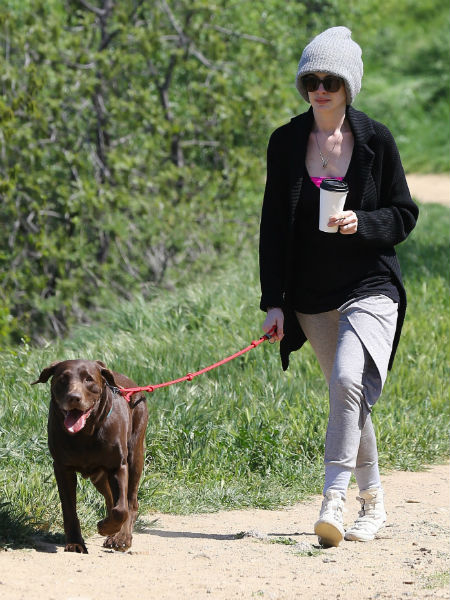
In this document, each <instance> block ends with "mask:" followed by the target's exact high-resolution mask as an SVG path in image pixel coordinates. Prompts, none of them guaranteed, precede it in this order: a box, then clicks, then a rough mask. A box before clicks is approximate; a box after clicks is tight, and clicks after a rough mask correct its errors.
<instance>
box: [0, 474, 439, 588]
mask: <svg viewBox="0 0 450 600" xmlns="http://www.w3.org/2000/svg"><path fill="white" fill-rule="evenodd" d="M382 480H383V485H384V488H385V492H386V507H387V512H388V521H387V527H386V528H385V529H384V530H382V531H380V534H379V536H378V537H377V539H376V540H374V541H373V542H371V543H367V544H362V543H355V542H343V543H342V544H341V545H340V546H339V548H333V549H328V550H321V549H319V547H318V546H317V545H316V538H315V536H314V535H313V529H312V527H313V523H314V521H315V519H316V518H317V514H318V511H319V507H320V503H321V498H320V496H316V497H314V498H312V499H311V500H310V501H308V502H305V503H301V504H297V505H295V506H293V507H291V508H288V509H284V510H277V511H265V510H248V511H229V512H220V513H213V514H202V515H192V516H174V515H165V514H154V515H150V516H149V517H147V521H148V524H149V526H148V528H147V529H145V530H144V531H142V532H141V533H138V534H135V536H134V543H133V548H132V551H131V552H129V553H126V554H118V553H113V552H111V551H107V550H104V549H103V548H102V541H103V538H101V537H100V536H95V537H93V538H92V539H90V540H88V543H87V546H88V549H89V554H88V555H77V554H69V553H64V552H63V548H62V547H55V546H54V545H46V546H42V548H40V549H39V550H14V551H10V552H4V553H2V554H0V597H2V598H5V599H7V600H19V599H24V600H25V599H26V600H35V599H36V600H37V599H39V600H41V599H45V600H111V599H114V600H131V599H133V600H134V599H138V600H153V599H155V600H156V599H157V600H182V599H185V598H187V599H191V598H192V599H195V600H197V599H202V598H205V599H206V598H213V599H214V600H232V599H233V598H245V599H252V598H266V599H271V600H291V599H300V598H301V599H302V600H312V599H314V600H317V599H318V600H321V599H324V598H332V599H341V600H347V599H352V598H357V599H358V600H365V599H369V598H371V599H384V598H390V599H404V598H413V599H414V600H415V599H421V598H450V594H449V592H448V572H449V566H450V552H449V543H448V542H449V517H450V508H449V487H448V481H449V467H448V465H444V466H442V465H440V466H434V467H432V468H430V469H429V470H427V471H426V472H421V473H407V472H395V473H391V474H389V475H386V476H384V477H383V478H382ZM355 496H356V490H355V489H351V490H350V492H349V497H348V501H347V512H346V522H347V523H350V522H352V520H353V519H354V518H355V517H356V514H357V509H358V506H359V505H358V504H357V502H356V500H355Z"/></svg>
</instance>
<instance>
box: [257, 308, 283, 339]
mask: <svg viewBox="0 0 450 600" xmlns="http://www.w3.org/2000/svg"><path fill="white" fill-rule="evenodd" d="M283 325H284V313H283V311H282V310H281V308H278V307H270V308H268V309H267V317H266V320H265V321H264V323H263V326H262V329H263V331H264V333H269V331H270V330H271V329H273V328H274V327H275V331H274V333H273V334H271V336H272V337H271V338H270V342H277V341H278V342H281V340H282V339H283V337H284V331H283Z"/></svg>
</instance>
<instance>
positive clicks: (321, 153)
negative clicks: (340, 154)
mask: <svg viewBox="0 0 450 600" xmlns="http://www.w3.org/2000/svg"><path fill="white" fill-rule="evenodd" d="M314 135H315V136H316V144H317V149H318V150H319V154H320V158H321V160H322V168H323V169H325V167H326V166H327V164H328V161H329V160H330V155H331V154H333V150H334V149H335V148H336V144H337V143H338V140H336V141H335V142H334V144H333V147H332V148H331V150H330V154H329V155H328V156H326V155H325V154H323V152H322V150H321V149H320V146H319V140H318V138H317V133H316V132H314Z"/></svg>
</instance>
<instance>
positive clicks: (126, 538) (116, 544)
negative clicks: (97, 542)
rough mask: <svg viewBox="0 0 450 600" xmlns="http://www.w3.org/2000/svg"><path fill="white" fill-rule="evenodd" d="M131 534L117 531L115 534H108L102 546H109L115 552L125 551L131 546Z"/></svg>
mask: <svg viewBox="0 0 450 600" xmlns="http://www.w3.org/2000/svg"><path fill="white" fill-rule="evenodd" d="M132 539H133V538H132V536H131V535H126V534H123V533H118V534H117V535H110V536H108V537H107V538H106V540H105V541H104V542H103V547H104V548H111V549H112V550H116V551H117V552H125V551H126V550H128V548H131V540H132Z"/></svg>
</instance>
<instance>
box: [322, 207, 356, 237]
mask: <svg viewBox="0 0 450 600" xmlns="http://www.w3.org/2000/svg"><path fill="white" fill-rule="evenodd" d="M335 225H338V227H339V232H340V233H343V234H344V235H348V234H352V233H356V231H357V229H358V217H357V216H356V213H354V212H353V211H352V210H344V211H342V212H340V213H337V214H336V215H333V216H332V217H330V220H329V221H328V227H333V226H335Z"/></svg>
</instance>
